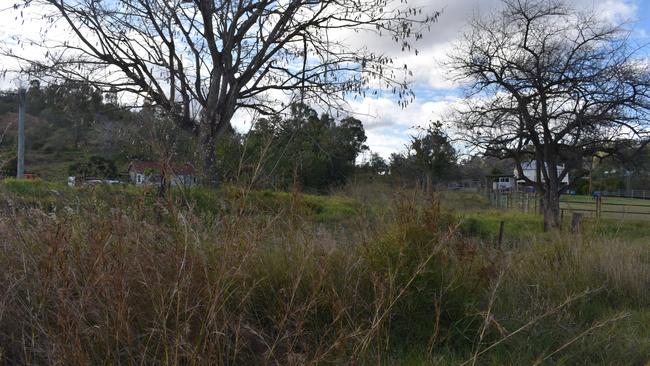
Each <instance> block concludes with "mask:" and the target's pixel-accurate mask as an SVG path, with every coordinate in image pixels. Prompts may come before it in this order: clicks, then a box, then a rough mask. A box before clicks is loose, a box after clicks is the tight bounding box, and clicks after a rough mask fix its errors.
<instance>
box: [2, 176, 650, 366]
mask: <svg viewBox="0 0 650 366" xmlns="http://www.w3.org/2000/svg"><path fill="white" fill-rule="evenodd" d="M0 197H2V201H1V202H2V203H1V206H0V233H2V236H1V237H0V248H1V250H0V268H2V269H3V270H2V271H0V360H1V361H0V362H2V363H3V364H7V365H14V364H65V365H87V364H101V365H104V364H106V365H114V364H127V365H130V364H151V365H160V364H163V365H187V364H194V365H328V364H334V365H376V364H385V365H576V364H584V365H592V364H600V365H646V364H647V363H648V362H649V361H650V356H649V355H650V240H648V238H650V229H649V228H648V226H647V224H645V223H639V222H636V221H610V220H599V221H596V220H589V219H588V220H587V221H586V222H585V224H584V225H583V227H582V232H581V233H578V234H569V233H568V232H559V231H558V232H551V233H543V232H542V230H541V229H542V225H541V220H540V218H538V217H537V216H535V215H532V214H527V215H522V214H520V213H517V212H514V211H500V212H497V211H493V210H491V209H489V204H488V203H487V202H486V200H485V198H483V197H481V196H479V195H474V194H463V193H449V192H445V193H444V194H436V195H434V196H431V197H428V196H425V195H424V194H423V193H422V192H418V191H413V190H404V191H393V190H392V189H390V188H389V187H385V186H380V185H372V186H350V187H347V188H346V189H344V190H341V191H338V192H336V193H333V194H331V195H329V196H312V195H304V194H301V193H297V192H293V193H291V192H289V193H281V192H271V191H264V192H260V191H248V190H246V189H241V188H238V187H225V188H222V189H221V190H219V191H212V190H207V189H196V190H186V191H173V192H172V193H171V194H168V195H166V196H163V197H161V196H159V195H158V193H157V191H156V190H155V189H149V190H147V189H137V188H135V187H89V188H83V189H72V188H68V187H64V186H60V185H55V184H51V183H46V182H41V181H36V182H20V181H13V180H9V181H6V182H4V183H2V184H1V185H0ZM501 221H504V222H505V223H506V224H505V230H504V234H505V235H504V241H503V243H502V245H500V246H498V245H497V243H496V236H497V234H498V226H499V223H500V222H501Z"/></svg>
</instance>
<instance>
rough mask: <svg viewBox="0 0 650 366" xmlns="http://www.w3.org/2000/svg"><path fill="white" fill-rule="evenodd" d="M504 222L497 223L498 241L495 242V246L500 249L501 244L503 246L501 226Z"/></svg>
mask: <svg viewBox="0 0 650 366" xmlns="http://www.w3.org/2000/svg"><path fill="white" fill-rule="evenodd" d="M504 224H505V222H504V221H501V222H499V239H498V240H497V246H498V248H499V249H501V244H503V225H504Z"/></svg>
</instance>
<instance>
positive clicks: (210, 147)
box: [199, 128, 219, 187]
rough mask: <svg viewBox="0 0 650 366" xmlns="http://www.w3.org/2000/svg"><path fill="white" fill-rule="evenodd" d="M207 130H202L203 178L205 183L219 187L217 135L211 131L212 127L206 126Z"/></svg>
mask: <svg viewBox="0 0 650 366" xmlns="http://www.w3.org/2000/svg"><path fill="white" fill-rule="evenodd" d="M205 129H206V130H207V131H201V132H202V133H201V144H200V146H199V148H200V149H201V154H200V155H201V160H202V161H201V162H202V164H203V166H202V167H201V168H202V169H201V178H202V181H203V184H204V185H206V186H209V187H217V186H218V185H219V174H218V170H217V156H216V142H217V137H216V136H215V134H213V133H212V132H211V131H210V128H205Z"/></svg>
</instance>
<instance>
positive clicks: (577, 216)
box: [571, 212, 582, 234]
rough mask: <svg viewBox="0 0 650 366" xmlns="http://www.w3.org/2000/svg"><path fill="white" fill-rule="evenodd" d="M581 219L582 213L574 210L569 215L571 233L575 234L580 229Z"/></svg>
mask: <svg viewBox="0 0 650 366" xmlns="http://www.w3.org/2000/svg"><path fill="white" fill-rule="evenodd" d="M581 221H582V214H581V213H577V212H574V213H573V216H572V217H571V233H572V234H576V233H578V232H579V231H580V222H581Z"/></svg>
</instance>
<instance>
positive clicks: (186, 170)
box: [129, 161, 194, 175]
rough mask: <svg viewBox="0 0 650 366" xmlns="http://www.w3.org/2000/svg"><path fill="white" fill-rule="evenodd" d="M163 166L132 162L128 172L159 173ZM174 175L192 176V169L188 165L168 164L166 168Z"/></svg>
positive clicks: (151, 162) (148, 162)
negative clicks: (148, 171)
mask: <svg viewBox="0 0 650 366" xmlns="http://www.w3.org/2000/svg"><path fill="white" fill-rule="evenodd" d="M162 168H163V165H162V164H160V163H158V162H155V161H132V162H131V164H129V171H134V172H136V173H141V174H144V173H145V172H146V171H147V170H155V171H161V170H163V169H162ZM166 168H167V169H170V170H171V172H172V173H174V174H188V175H191V174H194V167H193V166H192V164H190V163H185V164H170V166H167V167H166Z"/></svg>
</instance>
